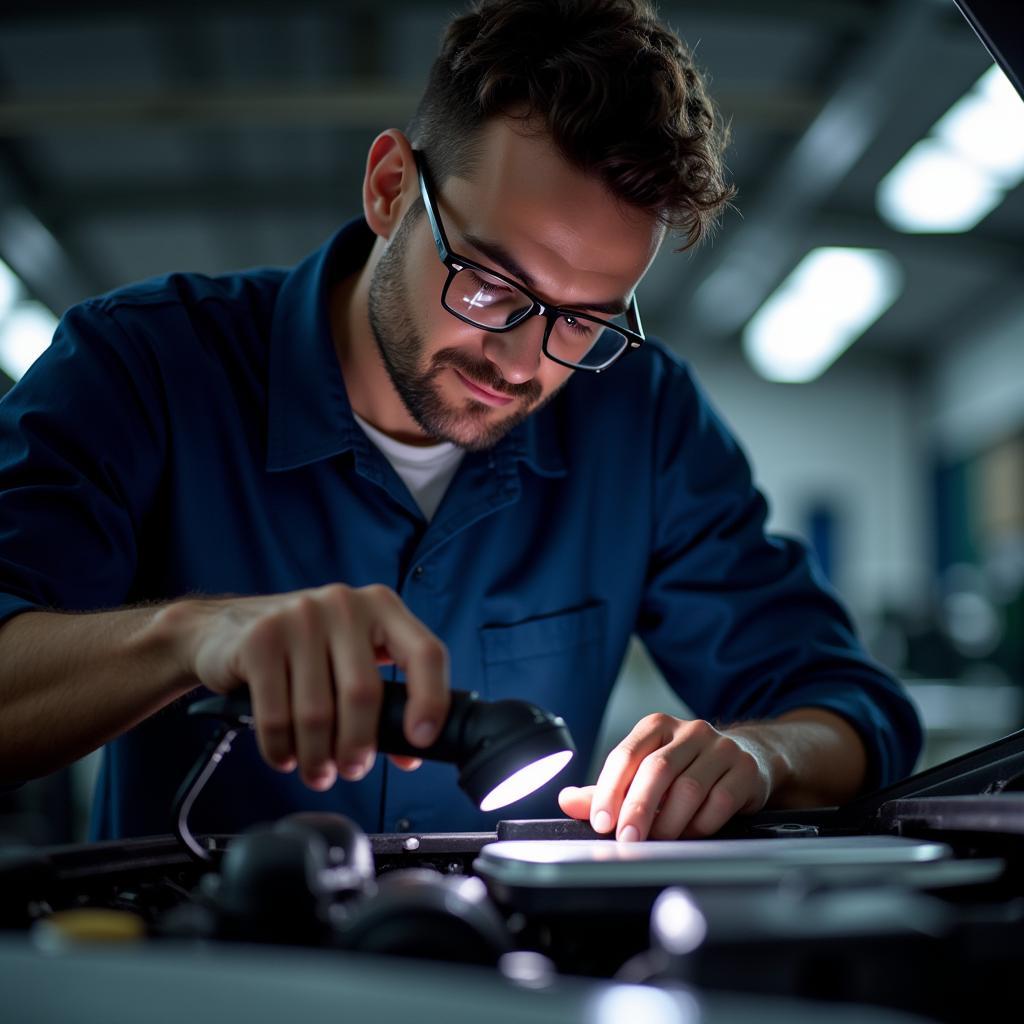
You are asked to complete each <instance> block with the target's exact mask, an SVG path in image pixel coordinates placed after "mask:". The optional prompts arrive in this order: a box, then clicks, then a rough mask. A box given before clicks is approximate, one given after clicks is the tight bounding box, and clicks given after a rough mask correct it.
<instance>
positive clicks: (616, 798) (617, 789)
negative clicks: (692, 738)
mask: <svg viewBox="0 0 1024 1024" xmlns="http://www.w3.org/2000/svg"><path fill="white" fill-rule="evenodd" d="M677 724H678V719H674V718H671V717H670V716H669V715H648V716H647V717H646V718H642V719H641V720H640V721H639V722H638V723H637V724H636V726H634V728H633V730H632V731H631V732H630V734H629V735H628V736H627V737H626V738H625V739H624V740H623V741H622V742H621V743H620V744H619V745H618V746H617V747H615V749H614V750H612V752H611V753H610V754H609V755H608V757H607V758H606V760H605V763H604V767H603V768H602V769H601V774H600V775H599V776H598V779H597V785H596V786H595V787H594V796H593V800H592V802H591V807H590V824H591V827H592V828H593V829H594V831H595V832H611V831H612V829H613V828H614V827H615V823H616V822H617V821H618V818H619V810H620V809H621V807H622V801H623V799H624V798H625V795H626V791H627V789H628V788H629V785H630V783H631V782H632V781H633V776H634V775H635V774H636V771H637V769H638V768H639V766H640V763H641V762H642V761H643V759H644V758H645V757H647V756H648V755H649V754H652V753H653V752H654V751H655V750H658V749H659V748H660V747H663V746H665V744H667V743H668V742H670V740H671V739H672V736H673V726H674V725H677ZM666 785H667V783H666Z"/></svg>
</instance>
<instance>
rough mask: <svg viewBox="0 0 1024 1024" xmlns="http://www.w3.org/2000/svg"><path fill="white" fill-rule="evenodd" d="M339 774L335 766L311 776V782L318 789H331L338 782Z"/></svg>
mask: <svg viewBox="0 0 1024 1024" xmlns="http://www.w3.org/2000/svg"><path fill="white" fill-rule="evenodd" d="M337 778H338V773H337V771H336V770H335V768H334V767H333V766H330V767H327V768H321V769H320V770H319V771H316V772H314V773H313V774H312V775H311V776H310V782H311V783H312V784H313V786H314V787H315V788H316V789H330V788H331V786H333V785H334V783H335V782H336V781H337Z"/></svg>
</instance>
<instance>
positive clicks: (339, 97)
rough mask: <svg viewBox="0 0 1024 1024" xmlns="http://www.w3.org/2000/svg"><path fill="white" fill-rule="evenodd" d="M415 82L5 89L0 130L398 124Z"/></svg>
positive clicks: (725, 98)
mask: <svg viewBox="0 0 1024 1024" xmlns="http://www.w3.org/2000/svg"><path fill="white" fill-rule="evenodd" d="M419 96H420V90H419V89H418V88H410V87H408V86H402V85H396V84H394V83H392V82H387V81H374V80H372V79H363V80H361V81H358V82H355V83H352V84H346V85H336V86H321V87H319V88H315V89H310V88H304V89H296V88H295V87H294V86H292V85H290V84H284V83H282V85H281V86H264V87H262V88H259V89H232V90H228V89H223V88H220V89H211V88H208V87H202V88H199V87H197V88H190V89H174V90H168V91H166V92H160V93H150V94H148V95H147V94H145V93H143V94H136V95H131V94H129V95H126V94H125V93H116V94H111V95H107V96H96V95H89V96H82V95H80V94H74V95H67V96H52V95H51V96H47V97H46V98H45V99H43V98H31V97H28V98H26V97H18V98H13V97H8V98H6V99H3V100H0V138H15V139H17V138H37V137H42V136H50V135H54V134H57V133H62V134H70V133H74V132H80V131H88V132H95V131H135V130H136V129H138V128H146V129H154V128H156V129H168V130H176V131H184V130H196V129H201V130H207V129H220V130H223V129H231V128H237V127H240V126H244V127H253V126H255V127H260V128H272V127H285V126H286V127H289V128H295V127H301V128H357V129H362V128H367V129H376V128H380V127H382V126H387V125H392V124H405V123H406V121H408V119H409V118H410V117H411V115H412V113H413V111H414V110H415V107H416V103H417V102H418V101H419ZM716 101H717V103H718V105H719V106H720V108H721V110H722V113H723V115H724V116H725V117H726V118H730V119H732V120H733V121H734V122H744V123H749V124H752V125H755V126H757V127H758V128H759V129H763V130H767V131H778V132H783V133H786V134H790V133H794V132H802V131H803V130H804V129H805V128H806V126H807V125H808V124H809V123H810V122H811V121H812V119H813V118H814V117H815V115H816V114H817V113H818V111H819V110H820V108H821V104H822V96H821V94H820V93H818V92H816V91H814V90H812V89H794V88H790V87H784V88H779V87H778V86H773V85H771V84H768V83H766V84H765V87H764V88H752V89H734V90H728V89H727V90H723V91H721V92H720V93H719V94H718V95H717V96H716Z"/></svg>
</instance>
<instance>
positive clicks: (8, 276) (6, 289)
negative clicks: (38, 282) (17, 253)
mask: <svg viewBox="0 0 1024 1024" xmlns="http://www.w3.org/2000/svg"><path fill="white" fill-rule="evenodd" d="M20 296H21V279H20V278H19V277H18V275H17V274H15V273H14V271H13V270H11V268H10V267H9V266H7V264H6V263H4V261H3V260H0V322H2V321H3V319H4V317H5V316H7V314H8V313H9V312H10V311H11V308H12V307H13V306H14V304H15V302H17V301H18V299H19V297H20Z"/></svg>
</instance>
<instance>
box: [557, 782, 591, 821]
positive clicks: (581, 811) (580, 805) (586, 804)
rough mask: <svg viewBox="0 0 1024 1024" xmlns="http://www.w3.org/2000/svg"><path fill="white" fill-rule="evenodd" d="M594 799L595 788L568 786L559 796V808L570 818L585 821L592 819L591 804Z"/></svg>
mask: <svg viewBox="0 0 1024 1024" xmlns="http://www.w3.org/2000/svg"><path fill="white" fill-rule="evenodd" d="M593 799H594V787H593V786H566V787H565V789H563V790H562V791H561V792H560V793H559V794H558V806H559V807H561V808H562V811H563V812H564V813H565V814H567V815H569V817H570V818H578V819H579V820H581V821H585V820H586V819H588V818H589V817H590V804H591V802H592V801H593Z"/></svg>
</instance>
